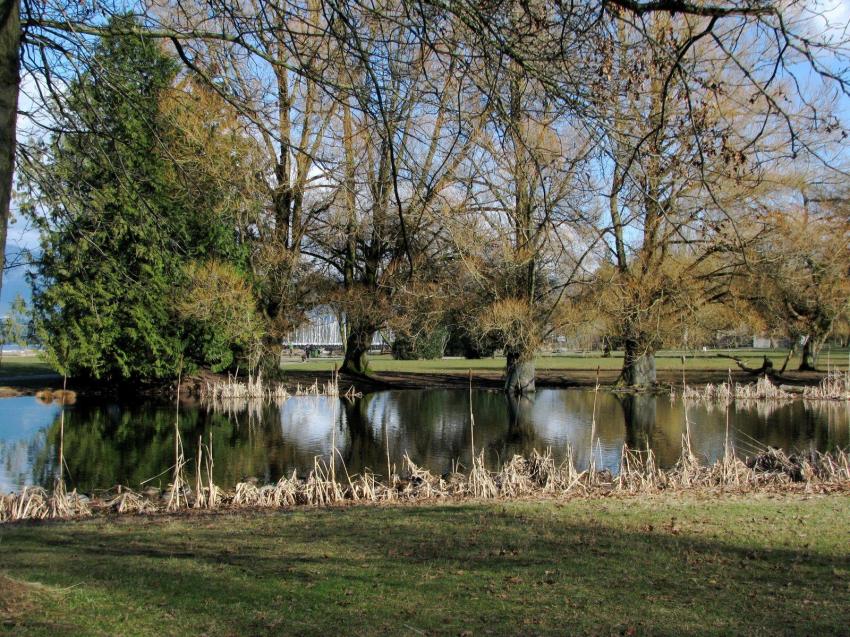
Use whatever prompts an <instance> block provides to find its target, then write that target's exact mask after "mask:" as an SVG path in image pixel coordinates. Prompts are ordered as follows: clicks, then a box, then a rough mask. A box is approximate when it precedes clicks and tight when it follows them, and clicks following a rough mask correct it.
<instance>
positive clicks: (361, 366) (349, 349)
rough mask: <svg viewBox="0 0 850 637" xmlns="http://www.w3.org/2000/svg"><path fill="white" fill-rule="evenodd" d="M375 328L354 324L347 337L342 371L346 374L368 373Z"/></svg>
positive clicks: (360, 374)
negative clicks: (369, 354) (368, 355)
mask: <svg viewBox="0 0 850 637" xmlns="http://www.w3.org/2000/svg"><path fill="white" fill-rule="evenodd" d="M374 333H375V330H374V329H373V328H371V327H364V326H358V325H352V326H351V327H350V328H349V330H348V338H346V339H345V358H344V359H343V361H342V369H341V370H340V371H342V372H344V373H346V374H356V375H359V376H362V375H364V374H366V370H367V366H368V357H367V354H368V353H369V349H370V347H371V346H372V335H373V334H374Z"/></svg>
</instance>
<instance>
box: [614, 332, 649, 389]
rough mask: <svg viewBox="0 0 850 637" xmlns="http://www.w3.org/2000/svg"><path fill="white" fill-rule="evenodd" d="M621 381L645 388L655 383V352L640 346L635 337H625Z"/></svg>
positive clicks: (630, 385) (631, 385)
mask: <svg viewBox="0 0 850 637" xmlns="http://www.w3.org/2000/svg"><path fill="white" fill-rule="evenodd" d="M622 379H623V383H624V384H625V385H627V386H629V387H639V388H646V387H651V386H652V385H654V384H655V352H653V351H652V350H651V349H649V348H648V347H642V346H641V345H640V343H639V342H638V341H637V340H636V339H630V338H627V339H626V342H625V356H624V357H623V372H622Z"/></svg>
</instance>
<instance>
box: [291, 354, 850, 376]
mask: <svg viewBox="0 0 850 637" xmlns="http://www.w3.org/2000/svg"><path fill="white" fill-rule="evenodd" d="M686 354H687V357H686V364H685V368H686V369H688V370H720V371H725V370H727V369H729V368H732V369H737V367H736V365H735V362H734V361H732V360H730V359H728V358H719V357H718V356H717V354H729V355H732V356H737V357H740V358H742V359H743V360H744V362H745V363H746V364H747V365H748V366H750V367H760V366H761V363H762V358H763V357H764V356H765V354H767V356H768V358H770V359H771V360H772V361H773V364H774V366H775V367H776V368H777V369H779V368H780V367H782V363H783V362H784V361H785V356H786V355H787V354H788V352H787V350H784V351H783V350H771V351H764V350H753V349H740V350H737V349H736V350H711V351H709V352H701V351H700V352H687V353H686ZM681 355H682V352H680V351H676V350H664V351H661V352H659V353H658V354H657V355H656V365H657V367H658V369H659V370H664V369H672V370H681V369H682V359H681ZM847 360H848V359H847V350H840V351H833V352H831V353H830V365H831V366H832V367H836V366H837V367H840V368H842V369H847ZM341 363H342V359H341V358H338V357H335V358H319V359H310V360H307V361H304V362H301V361H289V362H286V363H285V364H284V369H292V370H298V371H305V372H315V371H330V370H331V369H333V366H334V365H337V366H339V365H340V364H341ZM536 363H537V369H538V370H547V369H550V370H565V371H569V370H595V369H596V368H597V367H599V368H600V369H603V370H619V369H620V367H621V366H622V364H623V354H622V352H614V353H613V354H612V355H611V356H610V357H607V358H603V357H602V356H600V355H599V354H598V353H597V352H590V353H587V354H586V355H582V354H559V355H551V356H538V357H537V359H536ZM799 364H800V358H799V356H794V357H793V358H792V359H791V361H790V362H789V364H788V369H789V370H794V369H796V368H797V366H798V365H799ZM826 364H827V354H826V352H824V353H823V354H822V356H821V358H820V360H819V362H818V365H819V366H820V367H822V368H824V369H825V368H826ZM504 368H505V359H504V357H502V356H497V357H496V358H482V359H479V360H466V359H462V358H444V359H439V360H420V361H397V360H393V358H392V357H390V356H389V355H386V354H384V355H377V356H370V358H369V369H370V370H371V371H373V372H377V373H380V372H418V373H452V372H454V373H459V372H465V371H466V370H469V369H471V370H472V371H474V372H478V371H489V370H492V371H494V372H496V371H502V370H503V369H504Z"/></svg>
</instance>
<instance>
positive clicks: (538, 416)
mask: <svg viewBox="0 0 850 637" xmlns="http://www.w3.org/2000/svg"><path fill="white" fill-rule="evenodd" d="M469 399H470V398H469V393H468V392H467V391H466V390H445V389H439V390H422V391H412V390H407V391H385V392H377V393H374V394H368V395H366V396H363V397H362V398H359V399H355V400H347V399H337V398H330V397H324V396H319V397H315V396H311V397H298V398H290V399H288V400H286V401H284V402H282V403H281V404H274V403H251V404H247V403H244V402H243V403H241V404H235V403H234V404H231V405H228V406H226V407H224V406H219V408H218V409H207V408H204V407H202V406H200V405H198V404H188V403H187V404H185V405H183V407H182V408H181V416H180V432H181V436H182V438H183V441H184V445H185V452H186V457H187V458H195V457H196V452H197V450H196V446H197V444H198V439H199V437H200V436H203V438H204V439H205V440H206V439H207V437H208V436H209V434H210V433H212V435H213V440H214V445H213V446H214V451H215V480H216V482H217V483H218V484H219V485H221V486H224V487H229V486H232V485H233V484H235V483H236V482H237V481H239V480H242V479H244V478H246V477H250V476H253V477H256V478H257V479H258V480H259V481H260V482H272V481H275V480H277V479H278V478H279V477H281V476H282V475H284V474H286V475H289V474H291V473H292V471H296V472H297V473H298V474H299V475H302V476H303V475H306V473H307V472H308V471H309V470H310V469H311V468H312V466H313V458H314V457H315V456H322V457H324V458H325V460H329V458H330V454H331V451H332V447H333V445H334V444H335V445H336V448H337V450H338V451H339V455H338V456H337V458H338V462H337V475H338V476H339V477H340V478H342V477H343V473H342V472H343V470H344V471H347V472H348V473H350V474H352V475H353V474H355V473H358V472H361V471H363V470H364V469H366V468H368V469H370V470H373V471H374V472H376V473H379V474H383V473H386V462H387V461H386V454H387V442H388V443H389V451H390V456H391V462H392V463H394V464H395V465H396V467H397V468H400V467H401V458H402V456H403V454H404V453H408V454H409V455H410V457H411V458H412V459H413V460H414V462H416V463H417V464H419V465H421V466H424V467H427V468H429V469H430V470H431V471H432V472H435V473H445V472H448V471H450V470H451V469H452V466H453V463H456V462H459V463H461V464H462V465H464V466H467V467H468V466H470V453H471V449H470V446H471V445H470V443H471V439H470V427H469V424H470V423H469ZM7 400H17V401H19V402H18V403H11V402H10V403H5V405H6V406H9V407H20V408H19V409H10V408H7V409H5V411H4V412H3V414H4V416H5V419H4V422H3V424H2V425H0V480H2V484H0V486H2V487H3V489H4V490H7V491H8V490H12V489H18V488H20V487H21V486H23V485H24V484H40V485H44V486H50V485H51V484H52V483H53V478H54V476H55V472H56V469H57V466H56V457H57V454H58V436H59V422H58V409H57V408H56V406H55V405H52V406H51V405H49V406H44V405H37V404H36V403H35V402H34V399H32V398H21V399H7ZM30 402H31V403H32V405H30ZM3 405H4V404H0V410H2V409H4V406H3ZM593 405H594V396H593V392H592V391H580V390H548V389H542V390H539V391H538V392H537V393H536V394H535V395H533V396H528V397H522V398H515V397H508V396H506V395H505V394H504V393H502V392H499V391H483V390H482V391H473V392H472V409H473V413H474V415H475V446H476V449H477V450H481V449H483V450H484V452H485V458H486V460H487V462H488V463H490V464H491V465H492V466H496V465H497V464H498V463H500V462H503V461H505V460H507V459H509V458H510V457H511V456H512V455H514V454H522V455H527V454H529V453H530V452H531V451H532V450H533V449H538V450H540V451H543V450H544V449H546V448H550V449H551V450H552V453H553V455H554V456H555V458H556V460H558V461H561V460H563V459H564V456H565V454H566V451H567V448H568V447H572V449H573V459H574V462H575V465H576V467H577V468H579V469H582V468H585V467H587V466H588V464H589V461H590V453H591V451H590V449H591V441H590V433H591V421H592V418H593ZM688 418H689V420H690V422H691V443H692V446H693V449H694V451H695V453H697V455H699V456H701V457H702V458H703V459H704V460H707V461H711V460H713V459H715V458H717V457H718V456H720V455H721V454H722V453H723V446H724V441H725V436H726V411H725V408H724V407H723V406H722V405H721V406H713V407H712V406H709V405H705V404H701V403H691V404H690V405H689V406H688ZM729 418H730V424H731V427H730V441H731V443H732V444H733V446H734V447H735V448H736V450H737V451H738V453H739V454H740V455H746V454H748V453H751V452H752V451H753V450H754V449H755V448H757V447H759V446H761V447H763V446H765V445H771V446H774V447H780V448H783V449H785V450H788V451H793V450H797V449H807V448H815V449H819V450H828V449H833V448H836V447H844V448H846V447H848V446H850V405H848V404H847V403H834V402H817V403H813V402H803V401H794V402H791V403H787V404H780V405H774V406H772V407H771V408H770V409H767V408H766V407H765V405H762V404H755V405H750V404H747V403H738V404H734V405H732V406H730V408H729ZM684 422H685V408H684V405H683V403H682V402H681V401H680V400H673V401H671V400H670V398H669V397H665V396H653V395H649V394H633V395H632V394H627V395H616V394H612V393H606V392H601V393H599V395H598V396H597V401H596V435H597V437H598V439H597V441H596V443H595V444H594V447H593V450H594V451H593V452H594V453H595V454H597V455H596V464H597V467H598V468H608V469H610V470H612V471H614V472H616V470H617V467H618V464H619V459H620V452H621V450H622V445H623V443H626V444H628V445H629V447H631V448H634V449H641V450H642V449H646V448H651V449H652V450H653V451H654V453H655V455H656V458H657V461H658V463H659V464H660V465H661V466H662V467H669V466H672V465H673V464H674V463H675V462H676V460H677V459H678V457H679V454H680V452H681V439H682V435H683V434H684ZM173 436H174V412H173V407H172V406H171V405H169V404H167V403H157V402H137V403H116V402H108V401H107V402H104V401H94V400H80V401H79V402H78V403H77V404H76V405H73V406H71V407H68V408H67V411H66V423H65V456H66V462H67V465H68V477H69V486H70V487H72V488H73V487H76V488H78V489H80V490H81V491H84V492H89V491H92V490H96V489H105V488H110V487H113V486H115V485H116V484H123V485H128V486H131V487H133V488H138V486H139V485H140V484H142V483H143V482H146V481H147V482H146V484H153V485H157V486H161V487H164V486H165V485H166V484H167V482H168V478H169V474H168V471H167V469H168V468H169V467H170V466H171V464H172V463H173V453H174V452H173V450H174V440H173ZM187 469H188V471H189V473H190V474H192V472H193V471H194V466H193V465H192V464H191V463H190V465H189V466H188V467H187Z"/></svg>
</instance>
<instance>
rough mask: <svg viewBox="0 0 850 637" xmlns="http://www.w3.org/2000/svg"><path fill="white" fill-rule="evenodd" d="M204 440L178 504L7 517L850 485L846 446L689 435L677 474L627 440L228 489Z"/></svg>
mask: <svg viewBox="0 0 850 637" xmlns="http://www.w3.org/2000/svg"><path fill="white" fill-rule="evenodd" d="M203 446H204V450H203V452H202V455H201V456H200V457H201V458H202V460H203V459H204V458H205V457H206V454H207V453H209V454H210V462H209V465H207V464H206V461H204V478H203V479H198V480H197V481H196V483H195V489H194V490H191V489H189V488H188V487H184V488H183V489H182V490H181V491H180V493H181V496H182V497H181V498H180V499H179V500H176V499H175V497H176V496H173V495H171V494H169V493H168V492H166V494H165V496H164V497H157V496H154V497H146V496H144V495H142V494H139V493H135V492H133V491H131V490H127V489H119V491H118V492H117V493H113V494H112V495H107V496H102V497H97V498H92V499H91V500H89V499H88V498H86V497H85V496H83V495H80V494H77V493H76V491H74V492H72V493H70V494H69V493H65V492H64V488H63V487H61V486H60V487H59V489H60V490H59V492H58V493H57V492H54V493H52V494H50V493H48V492H47V491H45V490H44V489H42V488H40V487H27V488H24V489H23V490H22V491H21V492H20V493H18V494H11V495H6V496H2V497H0V522H8V521H14V520H25V519H47V518H72V517H80V516H84V515H89V514H91V513H153V512H164V511H176V510H184V509H186V508H189V507H192V506H201V507H205V508H214V507H218V508H225V509H227V508H229V509H234V508H245V507H267V508H286V507H293V506H298V505H313V506H326V505H332V504H337V503H342V502H386V501H391V500H396V499H401V500H409V501H413V500H418V499H428V500H430V499H434V498H455V499H460V498H475V499H481V500H492V499H500V498H515V497H533V496H542V497H570V496H574V495H575V496H586V495H590V496H593V495H608V494H611V493H622V494H648V493H658V492H662V491H684V490H706V489H721V490H738V491H742V490H747V491H752V490H771V489H796V488H798V487H795V486H794V485H799V486H800V487H802V488H804V489H806V490H812V489H821V490H839V489H840V490H850V453H848V452H847V451H842V450H836V451H832V452H829V453H821V452H817V451H808V452H806V453H801V454H790V455H789V454H786V453H784V452H782V451H780V450H778V449H772V448H768V449H766V450H764V451H761V452H759V453H757V454H756V455H754V456H752V457H749V458H745V459H741V458H739V457H737V456H736V454H735V451H734V449H733V448H732V447H731V446H730V445H728V444H727V445H726V447H725V452H724V454H723V456H722V457H721V458H718V459H717V460H716V461H714V462H713V463H710V464H703V463H701V462H700V461H699V458H698V457H697V456H696V455H695V454H694V453H693V451H692V449H691V448H690V444H689V442H688V439H687V437H686V436H683V440H682V455H681V458H680V460H679V462H678V463H677V464H676V465H675V466H674V467H673V468H672V469H669V470H662V469H660V468H659V467H658V466H657V464H656V461H655V457H654V455H653V453H652V452H651V451H636V450H633V449H630V448H629V447H627V446H624V447H623V450H622V454H621V459H620V467H619V471H618V473H617V475H616V476H612V475H611V473H610V472H609V471H605V470H603V471H596V472H595V473H594V474H591V472H590V471H589V470H586V471H578V470H576V468H575V466H574V464H573V460H572V457H573V454H572V452H571V451H570V450H568V451H570V452H569V453H568V454H567V457H566V460H564V461H563V462H561V463H557V462H556V461H555V459H554V456H553V454H552V452H551V450H547V451H545V452H543V453H538V452H536V451H535V452H532V454H531V455H530V456H528V457H525V458H524V457H521V456H514V457H513V458H511V459H509V460H508V461H507V462H505V463H504V464H502V466H501V467H500V468H499V469H498V470H497V471H491V470H489V469H488V468H487V467H486V466H485V461H484V452H483V450H481V451H479V453H478V455H477V456H475V457H474V458H473V461H472V467H471V469H470V470H469V471H468V472H467V473H461V472H458V471H455V472H452V473H451V474H448V475H445V476H436V475H434V474H432V473H431V472H430V471H428V470H427V469H424V468H422V467H419V466H417V465H416V464H415V463H414V462H413V460H411V458H410V457H409V456H407V455H405V456H404V461H403V466H402V475H398V476H396V475H394V476H393V477H392V480H391V481H390V482H381V481H380V480H379V479H378V478H377V477H376V476H375V474H373V473H371V472H369V471H366V472H364V473H363V474H362V475H357V476H353V477H352V476H349V475H347V474H346V479H345V481H342V482H337V481H336V480H332V479H331V471H330V467H329V465H328V463H327V462H326V461H325V460H324V459H322V458H318V457H317V458H316V459H315V460H314V465H313V469H312V470H311V471H310V472H309V474H308V475H307V477H306V478H299V477H298V476H297V475H296V474H295V473H293V474H292V475H290V476H289V477H284V478H281V479H280V480H278V481H277V482H276V483H275V484H271V485H266V486H261V487H258V486H256V485H255V484H253V483H251V482H240V483H239V484H237V485H236V487H235V488H234V489H233V490H231V491H228V490H225V489H220V488H219V487H217V486H215V485H214V484H213V482H212V461H211V453H212V448H211V441H210V442H209V443H208V444H206V445H203ZM205 481H206V484H205V483H204V482H205ZM58 484H61V483H58ZM173 491H174V489H173V488H172V492H173ZM198 502H200V504H197V503H198ZM178 503H179V504H178Z"/></svg>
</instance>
